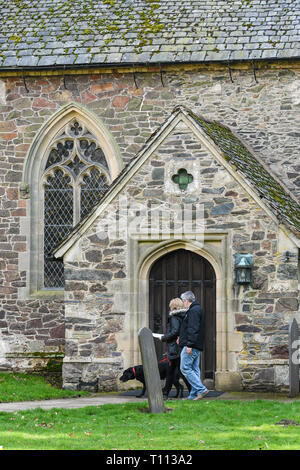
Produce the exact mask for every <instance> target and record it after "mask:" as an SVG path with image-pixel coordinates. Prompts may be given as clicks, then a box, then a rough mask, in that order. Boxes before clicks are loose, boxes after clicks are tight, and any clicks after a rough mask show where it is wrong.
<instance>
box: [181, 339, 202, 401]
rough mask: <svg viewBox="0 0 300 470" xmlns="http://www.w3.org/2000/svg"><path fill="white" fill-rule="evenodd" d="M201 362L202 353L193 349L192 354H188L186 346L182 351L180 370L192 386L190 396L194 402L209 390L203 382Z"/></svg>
mask: <svg viewBox="0 0 300 470" xmlns="http://www.w3.org/2000/svg"><path fill="white" fill-rule="evenodd" d="M199 362H200V351H199V350H198V349H195V348H192V353H191V354H188V353H187V351H186V346H185V347H184V348H183V350H182V351H181V356H180V370H181V372H182V373H183V375H184V376H185V377H186V379H187V381H188V382H189V383H190V385H191V391H190V394H189V396H188V398H189V399H190V400H193V399H194V398H196V397H197V396H198V395H201V393H203V392H205V391H206V390H207V388H206V387H205V386H204V385H203V383H202V382H201V378H200V366H199Z"/></svg>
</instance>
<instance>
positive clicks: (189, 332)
mask: <svg viewBox="0 0 300 470" xmlns="http://www.w3.org/2000/svg"><path fill="white" fill-rule="evenodd" d="M181 299H182V300H183V303H184V306H185V307H186V308H187V309H188V310H187V312H186V315H185V317H184V319H183V322H182V324H181V329H180V336H179V346H180V347H181V348H183V349H182V351H181V356H180V370H181V372H182V373H183V375H184V376H185V377H186V378H187V380H188V381H189V383H190V385H191V391H190V394H189V396H188V399H189V400H201V399H202V398H204V397H205V395H207V394H208V390H207V388H206V387H205V386H204V385H203V384H202V382H201V378H200V367H199V361H200V351H202V350H203V345H204V329H205V316H204V312H203V310H202V308H201V306H200V304H199V302H197V300H196V298H195V295H194V294H193V292H191V291H187V292H184V293H183V294H182V295H181Z"/></svg>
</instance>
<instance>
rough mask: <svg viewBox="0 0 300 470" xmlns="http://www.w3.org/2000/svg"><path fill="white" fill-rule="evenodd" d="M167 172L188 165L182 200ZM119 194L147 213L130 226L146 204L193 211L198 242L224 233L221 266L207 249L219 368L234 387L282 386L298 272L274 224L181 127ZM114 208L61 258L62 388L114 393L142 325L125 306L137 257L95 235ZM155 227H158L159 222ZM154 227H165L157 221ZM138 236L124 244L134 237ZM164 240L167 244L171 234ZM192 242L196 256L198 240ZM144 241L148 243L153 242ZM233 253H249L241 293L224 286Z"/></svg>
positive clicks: (118, 241)
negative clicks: (249, 268)
mask: <svg viewBox="0 0 300 470" xmlns="http://www.w3.org/2000/svg"><path fill="white" fill-rule="evenodd" d="M174 165H175V167H176V165H177V167H182V166H184V165H185V167H186V166H188V168H189V172H191V173H192V174H193V176H194V179H195V180H197V184H195V186H194V187H193V186H192V185H191V189H190V190H189V189H188V190H187V191H186V192H183V193H182V192H181V191H178V188H176V186H175V185H174V184H173V183H172V184H171V185H170V184H169V183H170V181H169V180H170V177H169V176H170V174H173V172H174V171H175V170H176V168H175V170H174ZM170 167H171V170H172V171H171V173H170ZM121 196H122V197H125V200H126V202H127V204H128V207H135V208H136V210H137V209H138V208H139V205H141V206H140V207H142V206H144V207H146V208H148V209H147V210H146V211H145V213H143V214H141V213H139V223H138V226H139V228H141V227H144V228H147V227H148V226H149V218H151V211H153V205H154V206H155V205H156V206H157V207H159V208H160V210H161V211H164V210H165V212H166V213H170V212H172V210H174V207H175V206H182V205H185V210H187V211H189V212H190V214H193V213H194V214H195V210H196V206H197V205H199V206H201V207H202V208H203V213H202V214H203V221H204V232H205V233H206V235H207V234H208V233H215V234H216V233H223V232H225V233H228V240H227V243H228V259H227V261H226V262H225V260H222V257H221V253H222V252H221V247H218V246H215V252H216V253H217V256H216V258H220V264H221V266H222V270H223V272H222V276H223V277H226V282H227V289H225V292H223V295H224V298H223V299H222V300H223V303H224V304H225V305H226V306H227V311H225V310H226V309H224V311H221V312H217V330H218V329H220V328H221V326H220V325H221V324H222V323H224V322H225V324H226V325H227V326H225V327H224V326H223V328H225V330H226V331H225V330H224V331H223V332H222V333H224V334H225V336H226V337H227V341H228V355H227V352H226V353H225V354H226V356H227V357H226V358H225V360H226V362H227V368H228V369H229V370H231V371H233V372H234V373H235V374H236V373H237V374H238V375H239V377H240V387H241V388H246V389H248V390H252V389H253V390H282V389H284V388H286V386H287V383H286V380H287V368H286V365H287V343H288V338H287V333H288V323H289V319H290V318H291V316H293V315H295V314H296V313H297V311H298V307H299V304H298V291H297V289H298V273H297V260H296V261H295V260H294V261H291V262H289V263H288V264H287V263H284V262H283V261H282V260H281V250H282V246H283V245H282V239H283V240H284V243H288V241H287V240H286V239H285V237H284V236H283V235H280V234H279V231H278V226H277V225H276V224H275V223H274V222H273V221H272V220H271V219H270V217H269V216H268V215H267V214H266V213H265V212H264V211H263V210H262V209H261V208H259V207H258V206H257V204H256V203H255V202H254V201H253V200H251V197H249V195H248V194H247V192H245V190H244V189H243V188H242V187H240V186H239V184H238V183H237V182H236V181H235V180H234V179H233V178H232V177H231V176H230V175H229V174H228V173H227V171H226V170H225V169H224V168H223V167H222V166H221V165H220V164H219V163H217V162H216V161H215V160H213V158H212V157H211V156H210V155H209V153H208V152H207V151H206V150H205V149H203V148H202V147H201V145H200V144H199V143H198V142H197V141H196V140H195V137H194V136H193V135H192V134H191V133H190V132H187V131H186V130H182V129H176V130H175V132H174V134H173V135H171V136H170V137H169V138H168V139H167V140H166V141H165V142H164V143H163V145H162V146H161V147H160V148H159V149H158V150H157V152H156V153H155V155H153V156H151V157H150V159H149V160H148V161H147V163H146V164H145V165H144V166H143V167H142V168H141V169H140V170H139V171H138V173H137V174H136V175H135V176H134V178H132V180H131V181H130V182H129V183H128V184H127V186H126V188H125V189H124V190H123V191H122V192H121V193H120V195H119V197H121ZM120 207H122V205H121V203H120V199H118V198H117V199H116V200H115V201H114V202H113V203H111V204H110V205H109V209H108V210H107V211H106V213H105V214H103V216H101V218H99V219H98V220H96V221H95V223H94V224H93V227H92V228H91V229H90V230H89V231H88V232H87V233H86V235H85V236H84V237H83V238H82V240H81V241H80V242H78V243H77V244H76V246H75V247H74V248H72V250H71V252H70V253H69V254H68V255H67V257H66V299H67V304H66V329H67V335H66V338H67V339H66V356H67V358H68V363H67V364H65V366H64V381H65V386H67V387H70V388H75V389H76V388H77V387H78V386H79V387H83V388H84V387H87V388H89V387H91V388H92V389H93V388H94V389H99V390H109V389H111V388H118V387H119V386H120V384H119V383H118V375H119V374H120V372H121V370H122V367H124V364H127V365H128V366H129V365H131V366H132V365H134V364H133V363H132V360H131V359H130V358H131V357H132V355H131V350H132V349H134V348H135V349H136V348H137V345H136V342H135V341H136V340H135V341H134V340H132V339H130V338H132V337H133V336H136V333H137V332H136V331H135V330H136V328H137V325H138V324H142V322H143V320H141V319H139V316H142V315H143V313H144V312H141V311H137V312H136V314H134V311H133V309H132V305H133V304H134V300H133V299H134V298H135V297H137V296H138V295H139V293H138V292H137V287H136V286H137V284H136V282H133V281H134V280H133V279H132V278H131V270H130V264H131V260H132V259H136V257H137V256H138V255H137V253H136V252H135V249H132V248H130V241H129V240H128V241H127V243H124V238H117V236H115V234H114V233H113V237H112V238H111V237H110V234H109V233H107V234H106V235H105V236H104V234H103V232H102V230H103V227H106V226H107V227H111V226H112V224H113V222H114V220H116V214H118V217H119V219H118V220H120V218H121V217H122V212H121V210H120ZM129 214H131V218H130V217H129V223H133V222H135V224H137V221H136V220H134V217H135V216H134V211H132V212H130V211H129ZM151 220H152V221H153V219H151ZM156 222H157V227H159V220H158V219H157V220H156ZM160 222H161V224H166V220H160ZM176 223H177V224H180V220H177V219H176V217H175V221H174V226H173V229H175V227H176ZM152 229H153V225H152ZM161 229H162V225H161V227H160V228H157V229H156V231H155V229H154V232H151V235H149V238H147V237H146V239H147V240H148V243H149V244H150V243H151V240H152V239H153V240H156V243H157V239H164V233H163V231H161ZM138 232H139V230H138V231H137V232H136V233H133V237H138V236H139V235H138ZM140 236H141V235H140ZM172 236H173V237H174V238H175V239H176V235H172ZM187 236H188V235H183V238H186V237H187ZM191 236H192V235H189V237H191ZM202 243H203V244H204V249H206V244H205V240H203V241H202ZM152 244H153V246H155V241H152ZM240 252H243V253H244V252H247V253H253V255H254V260H255V261H254V263H255V266H254V275H253V283H252V286H251V287H250V286H246V287H243V286H240V287H238V286H235V285H234V282H233V280H234V273H233V266H232V259H233V256H234V254H235V253H240ZM72 260H73V261H72ZM228 265H229V266H230V272H229V274H227V268H228ZM217 291H218V290H217ZM120 297H121V298H120ZM130 299H131V301H132V302H130ZM145 308H146V309H147V306H145ZM134 315H136V318H134ZM219 333H220V334H221V332H219ZM218 343H220V336H218V332H217V371H218V369H219V368H220V364H221V362H222V361H223V360H224V357H223V358H222V354H223V355H224V351H223V352H222V351H221V350H220V349H221V348H220V345H218ZM218 348H220V349H218ZM90 358H92V360H91V361H90ZM108 370H109V371H110V373H108ZM219 372H221V373H222V371H220V370H219ZM219 385H220V386H221V387H223V388H224V387H226V386H228V387H229V388H230V387H233V383H232V378H231V382H230V383H227V384H226V382H224V381H223V382H222V381H221V382H219Z"/></svg>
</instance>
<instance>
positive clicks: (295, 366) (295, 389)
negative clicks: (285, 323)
mask: <svg viewBox="0 0 300 470" xmlns="http://www.w3.org/2000/svg"><path fill="white" fill-rule="evenodd" d="M289 383H290V397H291V398H293V397H295V396H296V395H297V394H298V393H299V328H298V323H297V321H296V319H295V318H294V319H293V320H292V321H291V323H290V325H289Z"/></svg>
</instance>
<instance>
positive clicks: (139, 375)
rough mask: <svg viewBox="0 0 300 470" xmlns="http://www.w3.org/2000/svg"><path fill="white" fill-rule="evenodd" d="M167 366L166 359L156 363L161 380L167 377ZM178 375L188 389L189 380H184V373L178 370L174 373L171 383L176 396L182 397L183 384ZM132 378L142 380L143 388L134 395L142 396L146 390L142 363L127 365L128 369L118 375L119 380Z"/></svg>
mask: <svg viewBox="0 0 300 470" xmlns="http://www.w3.org/2000/svg"><path fill="white" fill-rule="evenodd" d="M168 367H169V361H168V359H163V360H162V361H160V362H159V363H158V370H159V375H160V378H161V380H164V379H165V378H166V377H167V371H168ZM180 377H181V378H182V379H183V380H184V383H185V384H186V386H187V388H188V390H189V391H190V389H191V386H190V384H189V382H188V381H187V380H186V378H185V377H184V375H182V373H181V372H180V370H178V371H177V372H176V374H175V380H174V383H173V384H174V385H175V387H176V391H177V392H176V398H178V396H179V397H180V398H182V397H183V386H182V385H181V383H180V382H179V378H180ZM134 379H136V380H138V381H139V382H142V384H143V390H142V392H141V393H140V395H136V396H137V397H138V398H140V397H143V396H144V395H145V392H146V384H145V376H144V370H143V366H142V365H139V366H134V367H129V368H128V369H126V370H124V372H123V375H122V377H120V380H121V382H127V381H128V380H134ZM164 392H165V390H164V389H163V394H164V395H166V393H164Z"/></svg>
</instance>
